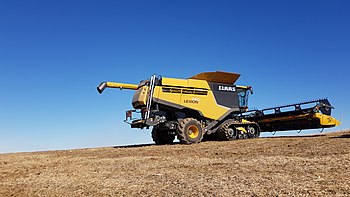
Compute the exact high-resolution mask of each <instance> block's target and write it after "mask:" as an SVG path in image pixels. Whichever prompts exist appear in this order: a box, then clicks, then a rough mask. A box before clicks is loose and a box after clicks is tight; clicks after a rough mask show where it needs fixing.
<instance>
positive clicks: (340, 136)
mask: <svg viewBox="0 0 350 197" xmlns="http://www.w3.org/2000/svg"><path fill="white" fill-rule="evenodd" d="M332 138H350V133H346V134H343V135H339V136H335V137H332Z"/></svg>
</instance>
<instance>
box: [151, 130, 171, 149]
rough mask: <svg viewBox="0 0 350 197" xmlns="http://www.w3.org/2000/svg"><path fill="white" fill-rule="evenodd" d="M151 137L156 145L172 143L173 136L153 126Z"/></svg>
mask: <svg viewBox="0 0 350 197" xmlns="http://www.w3.org/2000/svg"><path fill="white" fill-rule="evenodd" d="M152 139H153V141H154V142H155V143H156V144H157V145H164V144H172V143H173V141H174V139H175V136H174V135H171V134H168V132H167V131H164V130H160V129H159V128H158V127H157V126H154V127H153V129H152Z"/></svg>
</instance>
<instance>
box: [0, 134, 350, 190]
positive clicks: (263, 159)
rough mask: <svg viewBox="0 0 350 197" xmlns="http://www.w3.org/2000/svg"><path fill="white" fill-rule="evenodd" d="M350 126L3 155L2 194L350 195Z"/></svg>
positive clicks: (0, 157)
mask: <svg viewBox="0 0 350 197" xmlns="http://www.w3.org/2000/svg"><path fill="white" fill-rule="evenodd" d="M349 143H350V131H343V132H336V133H333V134H328V135H314V136H305V137H280V138H259V139H252V140H238V141H230V142H203V143H200V144H193V145H179V144H176V145H167V146H155V145H152V146H140V147H116V148H112V147H111V148H98V149H83V150H68V151H49V152H35V153H15V154H1V155H0V196H300V195H302V196H350V169H349V165H350V146H349Z"/></svg>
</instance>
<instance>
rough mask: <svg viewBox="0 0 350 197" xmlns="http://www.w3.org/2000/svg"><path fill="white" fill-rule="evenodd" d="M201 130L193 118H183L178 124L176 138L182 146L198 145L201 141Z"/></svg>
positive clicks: (198, 123)
mask: <svg viewBox="0 0 350 197" xmlns="http://www.w3.org/2000/svg"><path fill="white" fill-rule="evenodd" d="M203 134H204V133H203V129H202V125H201V124H200V122H199V121H198V120H196V119H193V118H185V119H182V120H181V121H180V122H179V126H178V128H177V138H178V139H179V140H180V143H182V144H192V143H199V142H200V141H202V139H203Z"/></svg>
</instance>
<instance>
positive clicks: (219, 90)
mask: <svg viewBox="0 0 350 197" xmlns="http://www.w3.org/2000/svg"><path fill="white" fill-rule="evenodd" d="M208 83H209V86H210V89H211V91H212V92H213V94H214V97H215V100H216V103H217V104H219V105H222V106H225V107H229V108H238V109H239V102H238V92H237V89H236V86H234V85H227V84H221V83H212V82H208Z"/></svg>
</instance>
